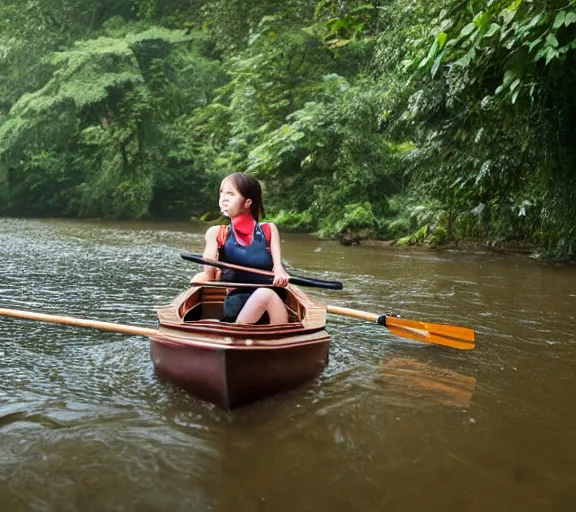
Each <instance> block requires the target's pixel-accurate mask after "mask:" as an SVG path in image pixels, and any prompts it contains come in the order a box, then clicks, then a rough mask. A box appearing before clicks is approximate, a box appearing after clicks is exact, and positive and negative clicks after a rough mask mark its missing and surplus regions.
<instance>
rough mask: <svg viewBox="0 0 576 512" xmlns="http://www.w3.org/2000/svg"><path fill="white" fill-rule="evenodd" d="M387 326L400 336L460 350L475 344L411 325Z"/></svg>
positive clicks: (472, 346)
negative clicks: (414, 327)
mask: <svg viewBox="0 0 576 512" xmlns="http://www.w3.org/2000/svg"><path fill="white" fill-rule="evenodd" d="M387 327H388V329H389V330H390V332H391V333H392V334H394V335H395V336H399V337H400V338H407V339H409V340H415V341H421V342H422V343H431V344H433V345H444V346H446V347H450V348H457V349H459V350H470V349H473V348H474V346H475V343H474V342H473V341H472V342H471V341H462V340H459V339H454V338H451V337H448V336H444V335H442V334H434V333H432V332H429V331H422V330H420V329H413V328H411V327H400V326H394V325H387Z"/></svg>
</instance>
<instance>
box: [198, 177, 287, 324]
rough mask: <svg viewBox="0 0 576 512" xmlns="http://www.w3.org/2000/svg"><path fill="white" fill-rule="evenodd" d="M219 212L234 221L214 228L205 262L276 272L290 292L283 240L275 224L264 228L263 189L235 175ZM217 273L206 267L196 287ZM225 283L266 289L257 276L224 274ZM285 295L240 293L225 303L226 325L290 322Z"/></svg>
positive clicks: (225, 185) (277, 281)
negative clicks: (281, 253) (255, 285)
mask: <svg viewBox="0 0 576 512" xmlns="http://www.w3.org/2000/svg"><path fill="white" fill-rule="evenodd" d="M218 204H219V206H220V211H221V212H222V213H223V214H224V215H225V216H226V217H228V218H229V219H230V224H229V225H228V226H212V227H211V228H209V229H208V231H206V247H205V249H204V258H206V259H218V260H220V261H224V262H227V263H233V264H235V265H242V266H245V267H254V268H260V269H263V270H272V271H273V272H274V281H273V283H272V284H273V285H274V286H277V287H282V288H283V287H285V286H286V285H287V284H288V277H289V276H288V274H287V273H286V271H285V270H284V267H283V266H282V260H281V256H280V235H279V234H278V228H277V227H276V226H275V225H274V224H272V223H266V224H260V223H259V222H258V221H259V220H260V218H261V217H263V216H264V208H263V206H262V188H261V187H260V183H259V182H258V180H257V179H256V178H254V177H253V176H251V175H249V174H245V173H242V172H235V173H234V174H231V175H230V176H228V177H226V178H224V180H223V181H222V183H221V184H220V197H219V202H218ZM215 279H216V269H215V268H214V267H210V266H205V267H204V271H203V272H200V273H199V274H196V275H195V276H194V277H193V278H192V281H191V283H194V282H196V281H214V280H215ZM220 280H221V281H224V282H236V283H262V282H263V277H262V276H260V275H258V274H251V273H248V272H239V271H237V270H224V271H223V272H222V275H221V277H220ZM283 292H284V290H278V289H272V288H236V289H234V290H232V291H230V292H229V293H228V295H227V296H226V299H225V300H224V309H223V315H222V317H221V318H220V320H221V321H223V322H237V323H243V324H253V323H256V322H258V321H262V320H264V321H265V319H266V314H267V316H268V318H269V321H270V324H283V323H287V322H288V311H287V310H286V307H285V305H284V302H283V301H282V299H281V298H280V297H281V296H284V295H285V293H283Z"/></svg>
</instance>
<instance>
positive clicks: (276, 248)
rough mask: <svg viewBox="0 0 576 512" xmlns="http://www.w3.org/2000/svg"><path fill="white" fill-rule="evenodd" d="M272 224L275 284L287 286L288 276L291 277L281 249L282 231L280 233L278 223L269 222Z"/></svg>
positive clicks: (271, 241)
mask: <svg viewBox="0 0 576 512" xmlns="http://www.w3.org/2000/svg"><path fill="white" fill-rule="evenodd" d="M268 224H269V226H270V254H271V255H272V263H273V265H274V267H273V269H272V270H273V271H274V281H273V283H272V284H273V285H274V286H286V285H287V284H288V278H289V277H290V276H289V275H288V274H287V273H286V270H284V265H282V254H281V250H280V233H278V228H277V227H276V224H272V223H271V222H269V223H268Z"/></svg>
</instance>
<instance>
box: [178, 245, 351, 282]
mask: <svg viewBox="0 0 576 512" xmlns="http://www.w3.org/2000/svg"><path fill="white" fill-rule="evenodd" d="M181 256H182V258H184V259H185V260H188V261H193V262H195V263H201V264H203V265H210V266H211V267H216V268H219V269H226V268H229V269H232V270H240V271H243V272H250V273H252V274H259V275H261V276H268V277H274V272H270V271H269V270H262V269H259V268H248V267H241V266H240V265H233V264H232V263H224V262H222V261H218V260H209V259H206V258H203V257H202V256H200V255H199V254H189V253H186V252H184V253H182V254H181ZM288 282H289V283H291V284H295V285H298V286H310V287H312V288H327V289H329V290H342V288H343V285H342V283H341V282H340V281H324V280H323V279H311V278H309V277H298V276H290V278H289V279H288ZM270 284H272V282H270Z"/></svg>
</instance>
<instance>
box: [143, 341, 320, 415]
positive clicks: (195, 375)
mask: <svg viewBox="0 0 576 512" xmlns="http://www.w3.org/2000/svg"><path fill="white" fill-rule="evenodd" d="M329 344H330V341H329V338H328V336H327V335H326V336H325V337H321V336H319V338H318V340H317V341H314V342H311V343H306V344H301V345H293V346H288V347H280V348H259V349H256V350H255V349H251V350H246V349H235V348H232V347H225V348H214V349H212V348H205V347H194V346H190V345H182V344H178V343H171V342H166V341H162V340H158V339H156V340H155V339H154V338H152V339H151V340H150V355H151V358H152V362H153V363H154V368H155V370H156V374H157V375H158V377H159V378H160V379H162V380H166V381H170V382H174V383H175V384H177V385H178V386H180V387H182V388H183V389H185V390H187V391H188V392H190V393H191V394H193V395H195V396H197V397H198V398H201V399H203V400H206V401H208V402H211V403H213V404H216V405H218V406H220V407H222V408H223V409H233V408H236V407H238V406H241V405H246V404H249V403H252V402H255V401H257V400H261V399H262V398H265V397H267V396H269V395H272V394H275V393H279V392H281V391H287V390H289V389H292V388H294V387H296V386H298V385H300V384H302V383H304V382H306V381H309V380H311V379H314V378H315V377H317V376H318V375H320V374H321V373H322V371H323V370H324V368H325V366H326V364H327V362H328V349H329Z"/></svg>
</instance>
